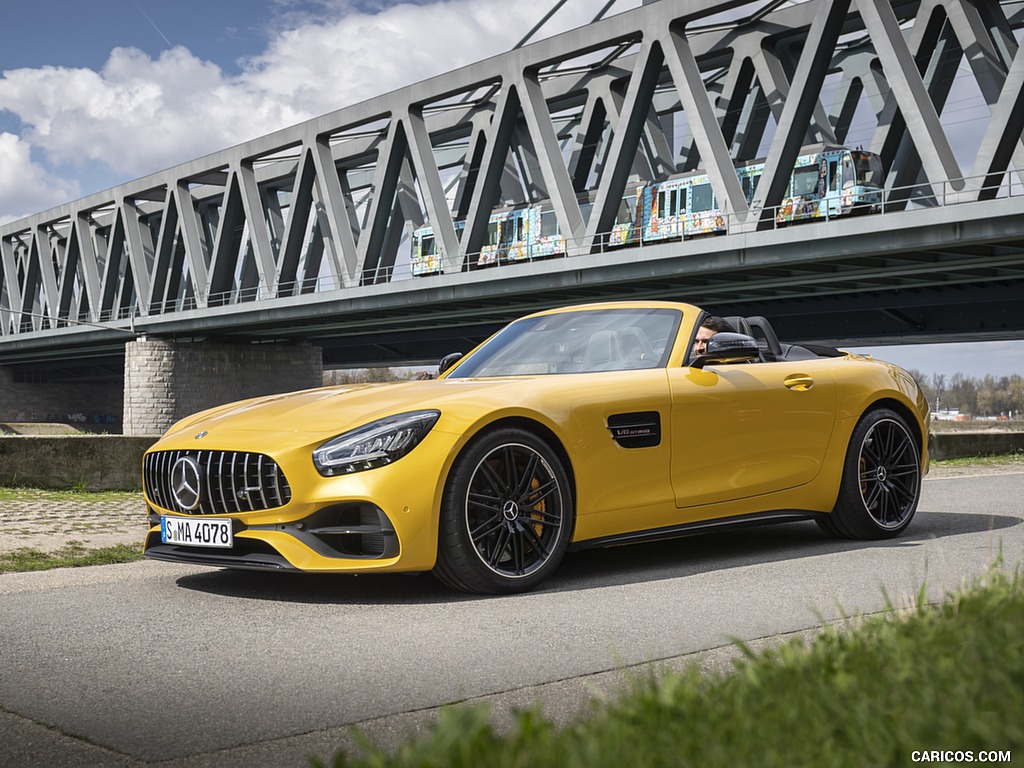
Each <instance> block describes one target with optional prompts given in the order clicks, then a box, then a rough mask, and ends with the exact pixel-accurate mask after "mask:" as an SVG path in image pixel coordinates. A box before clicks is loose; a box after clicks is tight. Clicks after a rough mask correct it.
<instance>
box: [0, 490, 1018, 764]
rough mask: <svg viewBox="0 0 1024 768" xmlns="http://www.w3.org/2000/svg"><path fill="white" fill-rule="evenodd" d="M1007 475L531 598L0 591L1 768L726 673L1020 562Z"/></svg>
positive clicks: (409, 582)
mask: <svg viewBox="0 0 1024 768" xmlns="http://www.w3.org/2000/svg"><path fill="white" fill-rule="evenodd" d="M1022 491H1024V473H1016V474H1003V475H995V476H973V477H959V478H948V479H931V478H929V479H927V480H926V481H925V485H924V493H923V498H922V503H921V506H920V509H919V511H918V516H917V518H916V519H915V521H914V522H913V523H912V525H911V527H910V528H909V529H908V531H907V533H906V534H905V535H904V536H902V537H901V538H899V539H896V540H894V541H889V542H881V543H876V542H872V543H863V542H847V541H837V540H833V539H829V538H827V537H826V536H825V535H824V534H822V533H821V532H819V530H818V528H817V527H816V526H815V525H814V524H813V523H792V524H787V525H782V526H776V527H769V528H759V529H749V530H746V531H742V532H732V533H723V534H713V535H707V536H703V537H696V538H690V539H682V540H676V541H670V542H659V543H655V544H644V545H634V546H630V547H621V548H618V549H612V550H597V551H589V552H582V553H577V554H574V555H570V556H569V557H568V559H567V560H566V562H565V563H564V564H563V566H562V568H561V570H560V571H559V573H558V574H557V577H556V578H555V579H554V580H553V581H551V582H550V583H549V584H548V585H547V587H546V589H544V590H543V591H539V592H535V593H532V594H528V595H521V596H515V597H505V598H480V597H468V596H465V595H460V594H456V593H453V592H450V591H448V590H447V589H445V588H443V587H442V586H440V585H439V584H438V583H436V582H434V581H433V580H432V579H431V578H429V577H423V576H373V577H369V576H360V577H351V576H347V577H332V576H317V577H313V576H303V575H273V574H254V573H244V572H229V571H214V570H208V569H202V568H194V567H182V566H176V565H171V564H166V563H155V562H142V563H134V564H129V565H119V566H103V567H93V568H83V569H65V570H58V571H48V572H43V573H35V574H6V575H3V576H0V765H3V766H23V767H28V766H35V765H39V766H44V765H45V766H75V767H76V768H78V767H79V766H138V765H150V764H157V765H161V766H172V767H173V768H198V767H200V766H218V768H221V767H227V768H230V767H231V766H246V768H251V766H253V765H260V766H296V767H298V766H307V765H308V762H307V758H308V756H309V755H316V756H318V757H320V758H321V759H323V760H325V761H327V760H328V759H329V758H330V756H331V755H332V754H333V752H334V750H335V749H337V748H338V747H339V746H348V745H350V744H351V743H352V738H351V726H352V725H353V724H358V725H359V727H360V728H361V729H363V730H364V732H366V733H367V734H368V735H369V736H370V737H371V739H373V740H374V741H375V742H376V743H381V744H388V743H393V742H394V741H395V740H396V739H398V738H401V737H402V736H403V735H404V734H406V733H407V732H409V731H410V729H417V728H422V727H424V724H426V723H429V722H430V721H431V720H432V719H433V718H434V717H435V715H436V708H437V707H439V706H441V705H444V704H447V703H453V702H464V701H475V700H481V701H485V702H487V703H489V704H491V705H492V709H493V711H495V712H496V713H497V718H498V722H501V717H502V713H504V712H507V711H508V709H509V708H510V707H513V706H529V705H530V704H532V703H533V702H534V701H537V700H539V701H541V702H542V703H543V705H544V707H545V711H546V712H548V713H549V714H551V715H552V716H555V717H558V718H562V719H564V718H567V717H570V716H571V715H572V714H573V713H574V712H576V711H578V709H579V707H580V706H582V702H583V701H584V700H585V699H586V698H587V697H588V696H590V695H593V694H594V693H595V692H601V691H608V692H614V691H615V690H617V688H618V687H619V686H620V685H621V684H622V683H623V681H624V679H625V678H626V677H628V675H629V674H630V672H629V668H630V667H633V666H635V665H640V664H643V663H645V662H650V661H662V662H664V663H665V664H667V665H669V666H671V665H675V664H680V663H686V662H688V661H689V660H692V659H696V660H698V661H700V662H702V663H704V664H706V665H710V666H714V665H716V664H724V663H727V661H726V659H727V658H728V657H729V656H730V655H731V654H732V653H733V649H732V648H731V646H730V638H733V637H735V638H740V639H742V640H745V641H754V643H755V645H756V644H757V643H762V642H763V643H770V642H773V641H774V639H775V638H778V637H779V636H789V635H791V634H793V633H801V632H805V633H811V632H813V631H814V629H815V628H817V627H818V626H819V625H820V624H821V622H822V621H827V620H831V619H834V618H836V617H838V616H841V615H843V614H844V613H845V614H853V613H856V612H873V611H877V610H880V609H881V608H882V606H883V604H884V602H885V600H886V595H888V597H889V599H893V600H896V601H899V602H905V603H907V604H909V603H912V602H913V599H914V596H915V595H916V594H917V592H918V590H919V588H920V586H921V585H922V584H926V585H927V588H928V590H929V593H930V595H931V596H932V597H934V598H936V599H938V598H939V597H941V596H942V595H943V594H945V593H946V592H948V591H949V590H952V589H955V588H956V587H957V586H958V585H959V584H960V583H961V582H962V580H964V579H971V578H973V577H975V576H977V575H979V574H981V573H983V572H984V571H985V570H986V569H987V568H988V567H989V565H990V564H991V563H992V562H993V561H995V560H996V558H997V556H998V555H999V554H1000V551H1001V552H1002V555H1003V558H1004V560H1005V561H1006V562H1008V563H1010V564H1011V565H1012V564H1014V563H1018V562H1020V561H1021V560H1022V559H1024V526H1022V525H1021V523H1022V522H1024V494H1022Z"/></svg>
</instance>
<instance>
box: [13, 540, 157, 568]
mask: <svg viewBox="0 0 1024 768" xmlns="http://www.w3.org/2000/svg"><path fill="white" fill-rule="evenodd" d="M141 559H142V547H140V546H129V545H127V544H116V545H114V546H112V547H99V548H96V549H86V548H85V547H83V546H82V545H81V544H80V543H78V542H74V541H72V542H69V543H68V544H67V545H65V546H63V547H61V548H60V549H57V550H54V551H52V552H44V551H43V550H41V549H35V548H33V547H21V548H19V549H15V550H12V551H10V552H0V573H11V572H14V571H46V570H49V569H51V568H73V567H79V566H84V565H111V564H113V563H130V562H132V561H134V560H141Z"/></svg>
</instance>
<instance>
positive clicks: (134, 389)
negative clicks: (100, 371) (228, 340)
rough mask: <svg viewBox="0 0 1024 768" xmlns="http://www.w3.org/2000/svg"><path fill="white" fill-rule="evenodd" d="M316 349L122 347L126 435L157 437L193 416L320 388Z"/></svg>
mask: <svg viewBox="0 0 1024 768" xmlns="http://www.w3.org/2000/svg"><path fill="white" fill-rule="evenodd" d="M322 381H323V358H322V355H321V350H320V348H319V347H314V346H312V345H311V344H308V343H305V342H302V343H297V344H224V343H213V342H206V341H203V342H184V341H168V340H166V339H155V338H147V337H141V338H139V339H137V340H136V341H133V342H129V343H128V344H126V345H125V361H124V434H126V435H158V434H161V433H163V432H164V431H166V430H167V428H168V427H170V426H171V425H172V424H174V422H176V421H178V420H179V419H182V418H184V417H186V416H188V415H190V414H193V413H195V412H196V411H201V410H203V409H205V408H212V407H214V406H217V405H222V404H224V403H230V402H233V401H235V400H243V399H245V398H249V397H259V396H261V395H272V394H277V393H280V392H293V391H295V390H299V389H309V388H311V387H319V386H320V385H321V383H322Z"/></svg>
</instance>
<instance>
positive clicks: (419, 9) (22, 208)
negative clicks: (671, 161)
mask: <svg viewBox="0 0 1024 768" xmlns="http://www.w3.org/2000/svg"><path fill="white" fill-rule="evenodd" d="M637 2H638V0H619V2H618V3H617V4H616V5H615V6H614V10H615V11H616V12H617V11H619V10H624V9H626V8H628V7H630V6H632V5H636V4H637ZM553 5H554V0H411V1H410V2H395V1H394V0H174V2H167V0H91V1H90V2H82V1H81V0H35V2H28V3H9V4H7V5H6V6H5V8H4V32H5V34H4V41H3V43H2V44H0V223H4V222H7V221H11V220H14V219H17V218H21V217H22V216H26V215H29V214H33V213H38V212H39V211H43V210H46V209H48V208H51V207H54V206H56V205H60V204H62V203H65V202H68V201H70V200H75V199H78V198H80V197H84V196H85V195H88V194H91V193H93V192H97V191H100V190H103V189H108V188H110V187H113V186H116V185H118V184H121V183H124V182H126V181H130V180H132V179H135V178H138V177H141V176H144V175H146V174H149V173H153V172H156V171H159V170H162V169H164V168H168V167H171V166H174V165H177V164H179V163H183V162H187V161H189V160H193V159H195V158H197V157H200V156H202V155H204V154H207V153H210V152H214V151H217V150H220V149H224V148H225V147H230V146H234V145H236V144H239V143H241V142H244V141H247V140H249V139H252V138H255V137H257V136H261V135H264V134H267V133H270V132H272V131H275V130H277V129H280V128H284V127H286V126H289V125H294V124H296V123H299V122H302V121H303V120H307V119H310V118H313V117H316V116H318V115H322V114H325V113H327V112H330V111H333V110H335V109H339V108H341V107H344V106H348V105H351V104H354V103H357V102H359V101H362V100H364V99H367V98H370V97H372V96H375V95H379V94H381V93H386V92H388V91H390V90H393V89H395V88H399V87H402V86H404V85H408V84H410V83H413V82H417V81H419V80H423V79H425V78H427V77H430V76H432V75H435V74H438V73H441V72H445V71H448V70H451V69H455V68H457V67H459V66H463V65H465V64H470V63H472V62H474V61H479V60H481V59H484V58H487V57H489V56H493V55H496V54H499V53H502V52H504V51H507V50H509V49H510V48H512V47H513V46H514V45H515V44H516V43H517V42H518V41H519V40H520V38H522V36H523V35H524V34H525V33H526V31H528V30H529V29H530V28H531V27H532V26H533V25H534V24H535V23H536V22H537V21H539V20H540V19H541V18H542V17H543V16H544V15H545V14H546V13H547V12H548V11H549V10H550V9H551V8H552V6H553ZM602 5H604V2H603V0H570V2H567V3H566V4H565V6H564V7H563V8H562V9H561V10H559V11H558V12H557V13H556V14H555V15H554V16H553V17H552V19H551V20H550V21H549V22H548V24H547V25H546V26H545V27H544V33H545V34H553V33H555V32H559V31H562V30H564V29H569V28H573V27H577V26H581V25H583V24H586V23H587V22H589V21H590V20H591V19H592V18H593V16H594V15H595V14H596V13H597V11H598V10H599V9H600V7H601V6H602ZM510 20H512V22H513V23H510ZM396 51H399V52H401V55H399V56H396V55H394V54H395V52H396ZM865 350H866V351H868V352H870V353H872V354H876V356H877V357H880V358H884V359H887V360H890V361H892V362H895V363H898V364H900V365H904V366H905V367H909V368H916V369H918V370H920V371H922V372H924V373H929V374H930V373H940V374H946V375H951V374H952V373H956V372H957V371H960V372H963V373H965V374H967V375H972V376H981V375H984V374H985V373H992V374H993V375H997V376H1007V375H1011V374H1013V373H1020V374H1024V341H1022V342H989V343H986V344H970V345H964V344H943V345H926V346H916V347H911V346H901V347H885V348H881V349H875V348H872V349H867V348H863V349H858V351H865Z"/></svg>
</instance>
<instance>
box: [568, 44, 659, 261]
mask: <svg viewBox="0 0 1024 768" xmlns="http://www.w3.org/2000/svg"><path fill="white" fill-rule="evenodd" d="M664 60H665V57H664V55H663V53H662V50H661V45H660V44H659V43H658V42H657V40H656V39H653V36H650V35H648V36H646V37H645V38H644V40H643V43H642V44H641V46H640V52H639V53H638V54H637V58H636V67H635V68H634V70H633V75H632V77H630V79H629V85H628V86H627V88H626V97H625V99H623V101H622V105H621V107H620V108H619V110H618V111H617V112H616V113H613V117H617V118H618V119H617V121H616V122H617V125H616V127H615V130H614V134H613V136H612V141H611V146H610V147H609V148H608V157H607V159H606V161H605V167H604V170H603V172H602V174H601V181H600V184H599V185H598V188H597V196H596V198H595V200H594V209H593V211H592V212H591V214H590V222H589V223H588V225H587V231H586V238H585V241H584V248H585V249H586V250H589V251H599V250H601V249H602V248H603V246H604V244H603V243H602V242H600V237H601V236H603V234H604V233H606V232H610V231H611V229H612V226H613V225H614V224H615V214H616V212H617V211H618V208H619V201H620V200H622V197H623V194H624V192H625V189H626V181H627V180H628V178H629V172H630V170H631V169H632V167H633V160H634V158H635V157H636V151H637V147H638V146H639V143H640V136H641V134H642V133H643V131H644V127H645V125H646V122H647V112H648V108H649V106H650V103H651V98H652V97H653V96H654V89H655V88H656V87H657V85H658V76H659V74H660V72H661V66H662V64H663V63H664Z"/></svg>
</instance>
